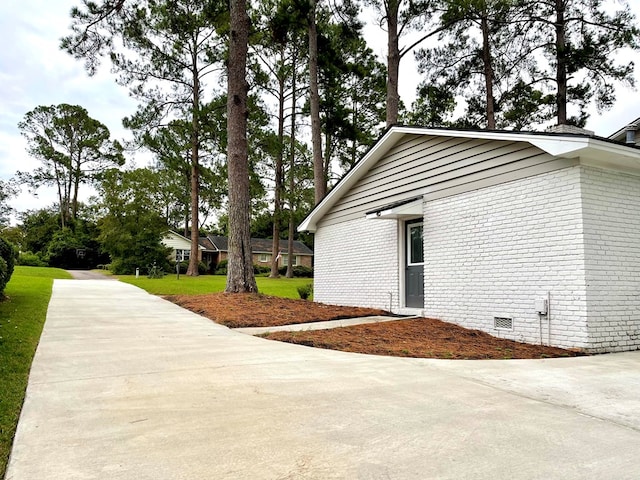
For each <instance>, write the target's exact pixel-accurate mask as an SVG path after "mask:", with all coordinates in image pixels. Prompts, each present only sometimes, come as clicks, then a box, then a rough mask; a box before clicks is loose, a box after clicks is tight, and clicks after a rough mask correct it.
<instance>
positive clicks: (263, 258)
mask: <svg viewBox="0 0 640 480" xmlns="http://www.w3.org/2000/svg"><path fill="white" fill-rule="evenodd" d="M258 261H259V262H260V263H269V262H271V255H269V254H268V253H261V254H260V256H259V257H258Z"/></svg>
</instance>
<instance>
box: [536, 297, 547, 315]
mask: <svg viewBox="0 0 640 480" xmlns="http://www.w3.org/2000/svg"><path fill="white" fill-rule="evenodd" d="M548 308H549V306H548V305H547V299H546V298H537V299H536V313H537V314H538V315H546V314H547V311H548Z"/></svg>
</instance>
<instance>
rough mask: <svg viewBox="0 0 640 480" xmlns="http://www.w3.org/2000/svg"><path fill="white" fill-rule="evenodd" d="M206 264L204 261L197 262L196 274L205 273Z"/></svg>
mask: <svg viewBox="0 0 640 480" xmlns="http://www.w3.org/2000/svg"><path fill="white" fill-rule="evenodd" d="M207 270H208V268H207V264H206V263H204V262H199V263H198V274H199V275H206V274H207Z"/></svg>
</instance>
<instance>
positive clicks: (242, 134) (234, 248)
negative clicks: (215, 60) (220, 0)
mask: <svg viewBox="0 0 640 480" xmlns="http://www.w3.org/2000/svg"><path fill="white" fill-rule="evenodd" d="M230 6H231V18H230V30H231V33H230V36H229V64H228V65H229V66H228V94H227V137H228V145H227V163H228V172H229V173H228V178H229V258H228V261H229V263H228V265H227V287H226V289H225V292H228V293H239V292H257V291H258V286H257V285H256V279H255V277H254V274H253V259H252V255H251V233H250V209H251V199H250V194H249V159H248V149H247V116H248V109H247V92H248V89H249V86H248V84H247V78H246V69H247V50H248V42H249V16H248V15H247V4H246V0H230Z"/></svg>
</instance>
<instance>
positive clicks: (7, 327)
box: [0, 267, 71, 478]
mask: <svg viewBox="0 0 640 480" xmlns="http://www.w3.org/2000/svg"><path fill="white" fill-rule="evenodd" d="M54 278H71V276H70V275H69V274H68V273H67V272H65V271H64V270H59V269H56V268H39V267H16V269H15V271H14V272H13V276H12V277H11V280H10V281H9V283H8V284H7V287H6V289H5V292H4V293H5V295H6V296H7V297H8V298H7V299H6V300H4V301H2V302H0V478H4V474H5V470H6V468H7V462H8V460H9V453H10V451H11V444H12V442H13V436H14V434H15V429H16V425H17V423H18V418H19V417H20V410H21V409H22V402H23V401H24V393H25V389H26V388H27V381H28V379H29V370H30V368H31V361H32V360H33V355H34V354H35V351H36V347H37V346H38V341H39V340H40V333H41V332H42V326H43V325H44V320H45V316H46V314H47V306H48V305H49V299H50V298H51V287H52V285H53V279H54Z"/></svg>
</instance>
